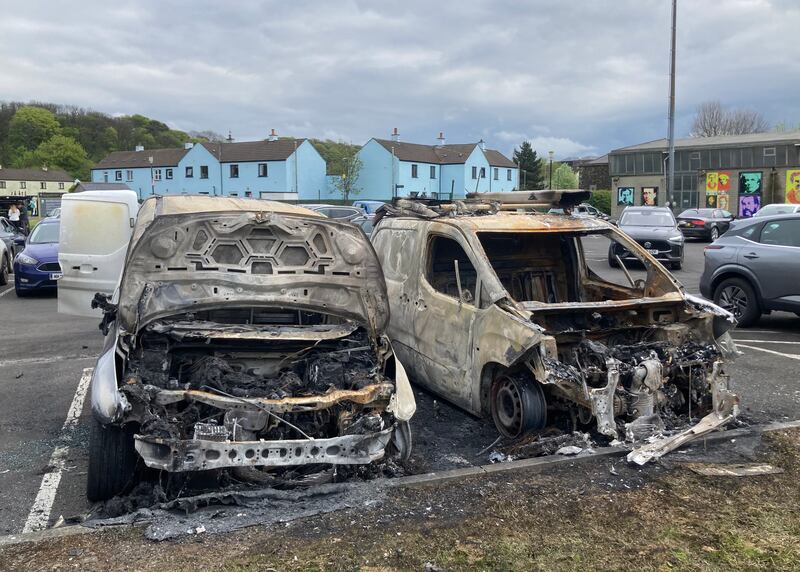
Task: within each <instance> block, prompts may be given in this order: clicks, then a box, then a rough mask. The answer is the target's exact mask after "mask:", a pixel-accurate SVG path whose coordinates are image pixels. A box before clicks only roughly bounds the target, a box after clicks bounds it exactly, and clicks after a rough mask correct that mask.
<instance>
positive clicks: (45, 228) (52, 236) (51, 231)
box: [28, 223, 60, 244]
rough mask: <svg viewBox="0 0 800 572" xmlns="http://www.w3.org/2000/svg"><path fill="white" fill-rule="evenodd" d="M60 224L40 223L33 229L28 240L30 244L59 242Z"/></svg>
mask: <svg viewBox="0 0 800 572" xmlns="http://www.w3.org/2000/svg"><path fill="white" fill-rule="evenodd" d="M59 226H60V225H58V224H52V223H51V224H40V225H38V226H37V227H36V228H34V229H33V232H32V233H31V236H30V238H29V239H28V242H29V243H30V244H45V243H47V242H58V227H59Z"/></svg>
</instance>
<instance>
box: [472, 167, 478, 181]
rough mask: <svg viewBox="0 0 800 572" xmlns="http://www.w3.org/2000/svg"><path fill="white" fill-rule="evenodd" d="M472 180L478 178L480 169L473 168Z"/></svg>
mask: <svg viewBox="0 0 800 572" xmlns="http://www.w3.org/2000/svg"><path fill="white" fill-rule="evenodd" d="M472 178H473V179H477V178H478V167H472Z"/></svg>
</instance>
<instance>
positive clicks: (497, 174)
mask: <svg viewBox="0 0 800 572" xmlns="http://www.w3.org/2000/svg"><path fill="white" fill-rule="evenodd" d="M492 178H493V179H494V180H495V181H498V180H500V169H498V168H497V167H495V168H494V172H493V173H492Z"/></svg>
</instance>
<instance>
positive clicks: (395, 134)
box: [392, 127, 400, 141]
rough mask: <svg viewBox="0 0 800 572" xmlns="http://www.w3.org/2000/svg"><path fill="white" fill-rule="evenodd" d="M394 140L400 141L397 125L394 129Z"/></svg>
mask: <svg viewBox="0 0 800 572" xmlns="http://www.w3.org/2000/svg"><path fill="white" fill-rule="evenodd" d="M392 141H400V133H398V131H397V127H395V128H394V129H392Z"/></svg>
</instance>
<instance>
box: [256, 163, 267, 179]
mask: <svg viewBox="0 0 800 572" xmlns="http://www.w3.org/2000/svg"><path fill="white" fill-rule="evenodd" d="M267 173H268V171H267V164H266V163H259V164H258V176H259V177H267V176H268V174H267Z"/></svg>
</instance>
